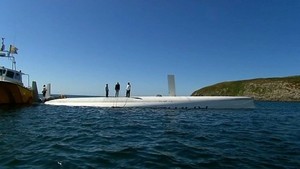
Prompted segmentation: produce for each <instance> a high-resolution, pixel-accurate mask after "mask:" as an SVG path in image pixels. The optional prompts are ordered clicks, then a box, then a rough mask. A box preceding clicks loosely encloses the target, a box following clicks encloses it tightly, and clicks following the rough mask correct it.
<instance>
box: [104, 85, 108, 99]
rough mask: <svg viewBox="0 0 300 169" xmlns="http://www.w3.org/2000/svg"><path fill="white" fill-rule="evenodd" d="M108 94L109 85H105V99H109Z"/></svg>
mask: <svg viewBox="0 0 300 169" xmlns="http://www.w3.org/2000/svg"><path fill="white" fill-rule="evenodd" d="M108 92H109V88H108V84H106V85H105V97H108Z"/></svg>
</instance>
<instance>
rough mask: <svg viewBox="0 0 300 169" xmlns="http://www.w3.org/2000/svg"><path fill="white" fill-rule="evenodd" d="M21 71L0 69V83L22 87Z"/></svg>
mask: <svg viewBox="0 0 300 169" xmlns="http://www.w3.org/2000/svg"><path fill="white" fill-rule="evenodd" d="M22 75H23V73H22V72H21V71H16V70H12V69H8V68H5V67H0V81H6V82H11V83H15V84H19V85H22V86H23V83H22Z"/></svg>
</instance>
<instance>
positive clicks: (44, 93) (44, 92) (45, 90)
mask: <svg viewBox="0 0 300 169" xmlns="http://www.w3.org/2000/svg"><path fill="white" fill-rule="evenodd" d="M46 92H47V89H46V85H44V86H43V91H42V93H43V97H44V98H45V97H46Z"/></svg>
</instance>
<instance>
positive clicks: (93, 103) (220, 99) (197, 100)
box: [45, 96, 255, 109]
mask: <svg viewBox="0 0 300 169" xmlns="http://www.w3.org/2000/svg"><path fill="white" fill-rule="evenodd" d="M45 104H48V105H62V106H87V107H106V108H109V107H149V108H175V109H177V108H178V109H194V108H195V109H244V108H245V109H248V108H255V106H254V101H253V99H252V98H250V97H235V96H176V97H173V96H166V97H151V96H145V97H144V96H143V97H130V98H127V97H82V98H63V99H55V100H50V101H47V102H45Z"/></svg>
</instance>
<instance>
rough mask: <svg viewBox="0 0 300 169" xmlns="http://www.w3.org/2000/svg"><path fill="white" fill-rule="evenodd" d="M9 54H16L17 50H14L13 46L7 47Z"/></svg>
mask: <svg viewBox="0 0 300 169" xmlns="http://www.w3.org/2000/svg"><path fill="white" fill-rule="evenodd" d="M9 53H12V54H18V48H16V47H15V46H14V45H10V46H9Z"/></svg>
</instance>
